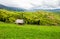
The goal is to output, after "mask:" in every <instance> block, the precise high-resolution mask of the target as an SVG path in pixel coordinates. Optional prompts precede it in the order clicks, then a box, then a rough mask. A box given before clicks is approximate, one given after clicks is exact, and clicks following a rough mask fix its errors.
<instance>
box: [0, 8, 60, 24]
mask: <svg viewBox="0 0 60 39" xmlns="http://www.w3.org/2000/svg"><path fill="white" fill-rule="evenodd" d="M16 19H24V21H25V24H39V25H60V16H59V15H58V14H55V13H53V12H46V11H36V12H13V11H7V10H4V9H0V21H3V22H9V23H14V22H15V20H16Z"/></svg>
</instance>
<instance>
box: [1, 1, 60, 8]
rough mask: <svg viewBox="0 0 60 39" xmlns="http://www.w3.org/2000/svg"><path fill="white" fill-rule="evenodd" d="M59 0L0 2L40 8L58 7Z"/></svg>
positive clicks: (21, 6) (15, 5)
mask: <svg viewBox="0 0 60 39" xmlns="http://www.w3.org/2000/svg"><path fill="white" fill-rule="evenodd" d="M59 2H60V0H0V4H3V5H6V6H11V7H20V8H25V9H31V8H32V7H38V6H40V7H41V8H60V3H59Z"/></svg>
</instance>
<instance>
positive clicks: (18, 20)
mask: <svg viewBox="0 0 60 39" xmlns="http://www.w3.org/2000/svg"><path fill="white" fill-rule="evenodd" d="M15 23H16V24H19V25H23V24H24V20H23V19H17V20H16V21H15Z"/></svg>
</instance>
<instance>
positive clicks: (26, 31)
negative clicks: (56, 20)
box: [0, 23, 60, 39]
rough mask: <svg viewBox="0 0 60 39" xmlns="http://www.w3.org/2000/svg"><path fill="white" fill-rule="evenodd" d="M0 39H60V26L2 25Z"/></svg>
mask: <svg viewBox="0 0 60 39" xmlns="http://www.w3.org/2000/svg"><path fill="white" fill-rule="evenodd" d="M0 39H60V26H39V25H16V24H8V23H0Z"/></svg>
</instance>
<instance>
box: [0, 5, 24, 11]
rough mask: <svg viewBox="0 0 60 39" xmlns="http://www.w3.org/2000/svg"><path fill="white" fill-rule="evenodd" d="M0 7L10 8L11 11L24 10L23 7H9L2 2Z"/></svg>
mask: <svg viewBox="0 0 60 39" xmlns="http://www.w3.org/2000/svg"><path fill="white" fill-rule="evenodd" d="M0 9H6V10H11V11H25V9H23V8H16V7H9V6H5V5H2V4H0Z"/></svg>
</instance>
